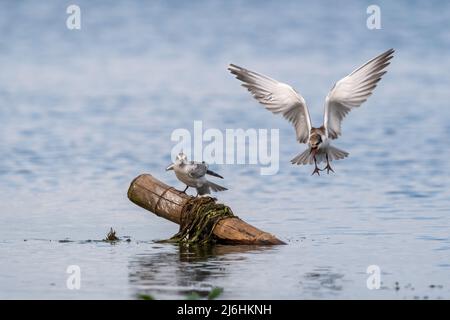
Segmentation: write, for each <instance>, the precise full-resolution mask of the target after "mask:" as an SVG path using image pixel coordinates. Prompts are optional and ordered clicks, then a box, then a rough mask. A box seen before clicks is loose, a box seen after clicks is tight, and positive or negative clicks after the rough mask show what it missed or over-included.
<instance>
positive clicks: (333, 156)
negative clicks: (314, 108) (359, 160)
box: [228, 49, 394, 174]
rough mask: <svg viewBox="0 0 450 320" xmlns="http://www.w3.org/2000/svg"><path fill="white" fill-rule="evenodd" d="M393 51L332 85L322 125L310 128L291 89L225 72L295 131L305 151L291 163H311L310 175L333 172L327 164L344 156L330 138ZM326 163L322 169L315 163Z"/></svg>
mask: <svg viewBox="0 0 450 320" xmlns="http://www.w3.org/2000/svg"><path fill="white" fill-rule="evenodd" d="M393 53H394V50H393V49H389V50H388V51H386V52H384V53H382V54H380V55H379V56H377V57H375V58H373V59H371V60H370V61H368V62H367V63H365V64H363V65H362V66H360V67H359V68H357V69H356V70H354V71H353V72H352V73H350V74H349V75H348V76H346V77H344V78H342V79H341V80H339V81H338V82H336V83H335V85H334V86H333V88H331V90H330V92H329V93H328V95H327V97H326V99H325V110H324V120H323V125H322V126H321V127H319V128H314V127H312V125H311V118H310V116H309V111H308V108H307V106H306V102H305V99H304V98H303V97H302V96H301V94H300V93H298V92H297V91H295V89H294V88H292V87H291V86H289V85H287V84H285V83H282V82H278V81H276V80H274V79H272V78H269V77H268V76H265V75H262V74H260V73H257V72H254V71H250V70H247V69H244V68H242V67H239V66H237V65H234V64H230V65H229V67H228V70H230V72H231V73H232V74H234V75H236V78H237V79H239V80H241V81H242V82H243V84H242V86H244V87H245V88H247V90H248V91H250V93H251V94H252V95H253V97H254V98H255V99H256V100H258V101H259V102H260V103H262V104H263V105H264V106H265V107H266V109H268V110H269V111H271V112H272V113H281V114H282V115H283V117H284V118H286V119H287V120H288V121H289V122H291V123H292V124H293V126H294V128H295V132H296V136H297V141H298V142H299V143H307V144H308V145H309V148H308V149H307V150H305V151H304V152H303V153H301V154H299V155H297V156H296V157H295V158H294V159H292V161H291V162H292V163H295V164H313V163H314V164H315V165H316V167H315V170H314V172H313V174H314V173H317V174H319V171H322V170H325V169H326V170H327V172H329V171H333V169H332V168H331V166H330V161H332V160H339V159H343V158H345V157H347V156H348V153H347V152H346V151H343V150H340V149H338V148H335V147H333V146H331V145H330V141H329V140H332V139H337V138H338V137H339V136H340V135H341V123H342V120H343V119H344V118H345V116H346V115H347V114H348V113H349V112H350V111H351V110H352V109H353V108H357V107H359V106H360V105H361V104H362V103H364V102H365V101H366V100H367V98H368V97H369V96H370V95H371V94H372V92H373V90H374V89H375V87H376V86H377V83H378V81H380V80H381V77H382V76H383V75H384V74H385V73H386V71H385V69H386V67H387V66H388V65H389V64H390V62H389V60H391V59H392V57H393ZM320 162H326V163H327V166H326V167H325V168H324V169H319V168H318V167H317V163H320Z"/></svg>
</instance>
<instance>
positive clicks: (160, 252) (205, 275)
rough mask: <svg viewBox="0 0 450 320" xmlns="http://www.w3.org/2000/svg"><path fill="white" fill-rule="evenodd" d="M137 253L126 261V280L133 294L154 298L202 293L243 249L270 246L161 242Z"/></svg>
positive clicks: (201, 294) (221, 276) (244, 250)
mask: <svg viewBox="0 0 450 320" xmlns="http://www.w3.org/2000/svg"><path fill="white" fill-rule="evenodd" d="M153 249H154V250H152V251H151V252H148V253H143V254H138V255H136V256H135V257H134V258H133V259H132V260H131V261H130V265H129V269H130V273H129V281H130V284H131V286H132V287H134V288H135V290H136V294H150V295H152V296H154V297H156V298H158V299H168V298H180V297H186V296H187V295H188V294H190V293H192V292H195V293H197V294H198V295H199V296H201V297H204V296H206V295H207V294H208V293H209V292H210V290H211V289H212V288H213V287H214V285H213V283H214V281H215V279H217V278H224V277H227V276H228V275H229V273H228V272H227V266H229V265H230V264H232V263H234V262H236V261H240V260H243V259H246V258H245V256H244V255H243V254H244V253H255V252H262V251H264V250H270V249H271V247H265V246H251V245H237V246H227V245H198V246H194V245H190V246H179V245H172V244H171V245H164V246H161V247H159V246H154V247H153Z"/></svg>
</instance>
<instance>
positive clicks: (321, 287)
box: [300, 267, 344, 296]
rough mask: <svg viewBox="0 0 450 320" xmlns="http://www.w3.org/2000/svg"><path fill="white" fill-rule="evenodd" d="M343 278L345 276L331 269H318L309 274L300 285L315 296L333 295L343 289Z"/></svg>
mask: <svg viewBox="0 0 450 320" xmlns="http://www.w3.org/2000/svg"><path fill="white" fill-rule="evenodd" d="M343 278H344V275H343V274H339V273H335V272H333V271H332V270H331V268H330V267H317V268H316V269H314V271H313V272H307V273H306V274H305V275H304V281H302V282H301V283H300V284H301V285H302V287H303V289H304V290H305V291H308V292H311V293H312V294H313V295H315V296H321V295H327V294H331V295H333V294H337V291H341V290H342V289H343Z"/></svg>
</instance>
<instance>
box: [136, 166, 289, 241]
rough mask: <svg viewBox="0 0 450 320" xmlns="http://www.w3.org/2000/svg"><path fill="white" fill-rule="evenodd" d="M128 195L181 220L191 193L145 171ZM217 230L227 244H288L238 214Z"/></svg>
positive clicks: (215, 228)
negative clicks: (182, 190)
mask: <svg viewBox="0 0 450 320" xmlns="http://www.w3.org/2000/svg"><path fill="white" fill-rule="evenodd" d="M128 198H129V199H130V200H131V201H132V202H133V203H135V204H137V205H138V206H140V207H142V208H144V209H146V210H149V211H151V212H153V213H154V214H156V215H157V216H160V217H162V218H165V219H167V220H170V221H172V222H174V223H177V224H180V223H181V221H182V219H183V217H182V212H183V207H184V206H185V205H186V203H187V201H188V200H189V199H190V198H191V197H190V196H188V195H186V194H185V193H183V192H181V191H179V190H177V189H175V188H173V187H170V186H168V185H166V184H165V183H163V182H161V181H159V180H158V179H156V178H155V177H153V176H152V175H150V174H141V175H140V176H138V177H136V178H135V179H134V180H133V181H132V182H131V184H130V188H129V189H128ZM213 234H214V235H215V236H216V238H217V239H218V240H219V242H222V243H227V244H257V245H280V244H286V243H285V242H283V241H281V240H279V239H277V238H276V237H275V236H273V235H271V234H270V233H267V232H264V231H262V230H259V229H258V228H256V227H254V226H252V225H250V224H248V223H246V222H245V221H243V220H241V219H239V218H237V217H232V218H224V219H222V220H220V221H219V222H218V223H217V225H216V226H215V227H214V230H213Z"/></svg>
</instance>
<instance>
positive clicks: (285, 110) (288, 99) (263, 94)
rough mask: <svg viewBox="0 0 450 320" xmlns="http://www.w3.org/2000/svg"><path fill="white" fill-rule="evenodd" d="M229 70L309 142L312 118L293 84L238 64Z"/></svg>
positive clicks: (299, 139)
mask: <svg viewBox="0 0 450 320" xmlns="http://www.w3.org/2000/svg"><path fill="white" fill-rule="evenodd" d="M228 70H230V72H231V73H232V74H234V75H235V76H236V78H237V79H238V80H241V81H242V82H243V84H242V86H243V87H245V88H247V90H248V91H250V93H251V94H252V95H253V97H254V98H255V99H256V100H258V101H259V102H260V103H261V104H263V105H264V106H265V107H266V109H267V110H269V111H271V112H272V113H275V114H277V113H281V114H282V115H283V116H284V118H286V119H287V120H288V121H289V122H290V123H292V124H293V125H294V128H295V132H296V135H297V140H298V142H300V143H307V142H308V139H309V133H310V131H311V119H310V116H309V112H308V108H307V106H306V102H305V99H303V97H302V96H301V95H300V94H299V93H297V92H296V91H295V90H294V89H293V88H292V87H291V86H289V85H287V84H285V83H281V82H278V81H277V80H274V79H271V78H269V77H267V76H265V75H263V74H260V73H256V72H253V71H250V70H247V69H244V68H241V67H239V66H237V65H234V64H230V65H229V67H228Z"/></svg>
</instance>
